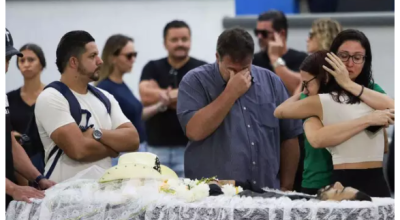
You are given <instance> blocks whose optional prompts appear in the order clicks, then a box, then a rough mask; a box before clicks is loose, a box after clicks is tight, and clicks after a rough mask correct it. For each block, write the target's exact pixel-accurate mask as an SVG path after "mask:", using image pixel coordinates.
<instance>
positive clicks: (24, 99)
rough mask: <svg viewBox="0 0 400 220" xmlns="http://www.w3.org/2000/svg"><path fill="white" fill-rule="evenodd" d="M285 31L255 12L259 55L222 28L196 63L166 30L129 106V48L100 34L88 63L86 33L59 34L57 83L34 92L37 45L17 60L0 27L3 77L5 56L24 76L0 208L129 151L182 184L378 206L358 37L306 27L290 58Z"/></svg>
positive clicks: (369, 104)
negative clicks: (161, 48)
mask: <svg viewBox="0 0 400 220" xmlns="http://www.w3.org/2000/svg"><path fill="white" fill-rule="evenodd" d="M288 29H289V28H288V22H287V19H286V16H285V15H284V13H282V12H280V11H275V10H270V11H267V12H265V13H263V14H261V15H260V16H259V17H258V21H257V24H256V28H255V30H254V34H255V35H256V37H257V39H258V43H259V45H260V49H261V50H260V51H259V52H257V53H255V54H254V50H255V46H254V41H253V38H252V36H251V35H250V34H249V33H248V32H247V31H246V30H244V29H241V28H232V29H228V30H225V31H223V32H222V33H221V35H220V36H219V38H218V40H217V45H216V55H215V56H216V57H215V59H216V61H215V62H214V63H210V64H207V63H206V62H204V61H202V60H199V59H196V58H194V57H192V56H190V55H189V51H190V46H191V30H190V27H189V26H188V25H187V24H186V23H185V22H184V21H179V20H174V21H171V22H169V23H168V24H167V25H166V26H165V28H164V31H163V37H164V45H165V48H166V50H167V51H168V56H167V57H165V58H161V59H158V60H151V61H149V62H148V63H147V64H146V65H145V67H144V68H143V70H142V75H141V78H140V84H139V93H140V99H138V97H135V95H134V94H133V93H132V91H131V90H130V89H129V87H128V86H127V85H126V83H125V82H124V78H123V76H124V74H127V73H130V72H131V71H132V67H133V65H134V63H135V59H136V57H137V56H138V53H137V51H136V50H135V43H134V39H133V38H132V37H130V36H125V35H121V34H116V35H113V36H111V37H109V38H108V40H107V41H106V44H105V46H104V47H103V51H102V52H100V51H99V50H98V47H97V45H96V42H95V39H94V37H92V36H91V35H90V33H88V32H86V31H71V32H68V33H66V34H65V35H64V36H63V37H62V38H61V40H60V42H59V44H58V46H57V51H56V58H57V60H56V65H57V68H58V70H59V72H60V73H61V77H60V81H56V82H53V83H50V84H49V85H45V84H44V83H42V82H41V80H40V75H41V72H42V71H43V69H44V68H45V67H46V60H45V55H44V53H43V51H42V49H41V48H40V46H39V45H36V44H31V43H30V44H26V45H24V46H22V47H21V48H20V50H19V51H18V50H16V49H15V48H14V47H13V41H12V37H11V34H10V32H9V31H8V30H6V64H7V65H6V70H7V68H8V65H9V61H10V59H11V57H12V56H13V55H17V67H18V68H19V70H20V71H21V73H22V75H23V77H24V84H23V85H22V86H21V87H20V88H19V89H17V90H14V91H11V92H9V93H8V94H7V99H6V100H8V101H6V104H7V105H6V119H7V127H6V128H7V129H6V137H7V143H6V146H7V147H6V152H7V154H6V158H7V164H6V170H7V172H6V178H7V179H6V194H7V196H6V197H7V202H6V204H7V205H8V203H9V202H10V201H11V200H12V199H14V200H23V201H27V202H29V198H42V197H43V196H44V193H43V192H42V191H41V190H45V189H47V188H49V187H51V186H52V185H54V184H56V183H59V182H62V181H65V180H67V179H69V178H71V177H73V176H74V175H75V174H77V173H78V172H80V171H82V170H85V169H87V168H89V167H91V166H93V165H97V166H99V167H101V168H104V169H108V168H110V167H112V166H115V165H117V163H118V158H119V156H120V155H121V154H123V153H125V152H134V151H140V152H151V153H154V154H156V155H157V156H158V157H159V159H160V162H161V163H162V164H164V165H166V166H168V167H170V168H171V169H173V170H174V171H175V172H176V173H177V174H178V175H179V176H180V177H186V178H191V179H195V178H197V179H201V178H203V177H214V176H216V177H217V178H218V179H221V180H235V181H240V182H250V183H251V184H254V185H258V186H261V187H269V188H273V189H279V190H282V191H291V190H296V191H301V192H304V193H307V194H310V195H315V194H317V193H318V190H319V189H322V188H325V187H326V186H330V187H331V188H332V187H335V186H341V189H340V190H343V186H342V185H344V186H350V187H354V188H356V189H358V190H361V191H362V192H365V193H366V194H368V195H370V196H373V197H390V196H391V192H390V190H389V188H388V184H387V182H386V180H385V177H384V174H383V156H384V154H385V153H387V152H388V141H387V140H388V138H387V133H386V130H385V128H387V127H388V126H389V125H392V124H393V123H394V100H393V99H392V98H390V97H389V96H387V95H386V94H385V92H384V90H383V89H382V88H381V87H380V86H379V85H378V84H376V83H375V82H374V80H373V75H372V69H371V63H372V52H371V45H370V43H369V40H368V38H367V36H365V34H364V33H362V32H361V31H359V30H354V29H347V30H342V29H343V28H342V27H341V25H340V24H339V23H338V22H337V21H334V20H331V19H319V20H316V21H315V22H314V23H313V24H312V27H311V29H310V32H309V36H308V38H307V52H302V51H297V50H294V49H291V48H289V47H288V46H287V43H286V39H287V37H288V35H289V30H288ZM305 38H306V37H305ZM92 82H94V85H95V86H92V85H91V83H92ZM139 100H140V101H139ZM32 128H34V129H32ZM32 131H34V132H32ZM35 135H36V136H37V137H38V138H36V139H35ZM35 140H36V142H35ZM28 143H29V144H28ZM389 152H391V151H389ZM391 166H393V165H391ZM335 182H340V183H342V185H341V184H334V183H335ZM338 190H339V189H338ZM392 190H393V188H392Z"/></svg>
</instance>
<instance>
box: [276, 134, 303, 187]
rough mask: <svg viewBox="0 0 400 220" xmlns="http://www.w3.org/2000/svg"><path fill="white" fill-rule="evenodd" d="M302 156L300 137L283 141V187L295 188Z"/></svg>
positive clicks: (281, 173) (281, 175) (281, 174)
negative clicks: (294, 184)
mask: <svg viewBox="0 0 400 220" xmlns="http://www.w3.org/2000/svg"><path fill="white" fill-rule="evenodd" d="M299 158H300V147H299V140H298V138H297V137H296V138H292V139H289V140H285V141H283V142H282V143H281V158H280V159H281V164H280V165H281V166H280V167H281V168H280V177H281V188H282V189H286V190H292V189H293V183H294V179H295V176H296V171H297V167H298V164H299Z"/></svg>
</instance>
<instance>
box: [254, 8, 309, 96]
mask: <svg viewBox="0 0 400 220" xmlns="http://www.w3.org/2000/svg"><path fill="white" fill-rule="evenodd" d="M254 34H255V35H256V37H257V38H258V43H259V45H260V49H261V51H260V52H258V53H256V54H255V55H254V59H253V64H254V65H256V66H260V67H263V68H266V69H269V70H271V71H273V72H275V73H276V74H277V75H278V76H279V77H280V78H281V79H282V81H283V83H284V84H285V86H286V88H287V89H288V91H289V93H290V94H293V92H294V91H295V90H296V89H297V88H298V87H299V85H300V82H301V80H300V74H298V72H299V68H300V64H301V63H302V62H303V60H304V59H305V58H306V57H307V54H306V53H304V52H300V51H297V50H294V49H290V48H288V47H287V44H286V40H287V36H288V24H287V19H286V16H285V14H283V12H281V11H275V10H270V11H267V12H265V13H263V14H261V15H260V16H259V17H258V21H257V28H256V29H255V30H254Z"/></svg>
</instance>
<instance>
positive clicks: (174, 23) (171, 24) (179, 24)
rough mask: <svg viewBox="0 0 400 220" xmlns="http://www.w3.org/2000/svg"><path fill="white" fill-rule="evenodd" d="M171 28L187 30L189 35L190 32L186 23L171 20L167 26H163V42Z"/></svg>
mask: <svg viewBox="0 0 400 220" xmlns="http://www.w3.org/2000/svg"><path fill="white" fill-rule="evenodd" d="M172 28H187V29H188V30H189V34H190V32H191V31H190V27H189V25H188V24H187V23H186V22H184V21H180V20H173V21H171V22H169V23H168V24H167V25H165V27H164V32H163V37H164V40H165V39H166V37H167V34H168V31H169V29H172Z"/></svg>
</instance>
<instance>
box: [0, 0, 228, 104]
mask: <svg viewBox="0 0 400 220" xmlns="http://www.w3.org/2000/svg"><path fill="white" fill-rule="evenodd" d="M6 12H7V13H6V26H7V28H8V29H9V30H10V32H11V33H12V36H13V38H14V42H15V46H16V48H17V49H19V47H21V46H22V45H23V44H25V43H28V42H33V43H36V44H38V45H40V46H41V47H42V48H43V50H44V53H45V56H46V60H47V63H48V67H47V68H46V69H45V70H44V72H43V75H42V81H43V82H44V83H49V82H51V81H54V80H58V79H59V77H60V73H59V72H58V71H57V67H56V65H55V59H56V57H55V54H56V48H57V44H58V42H59V40H60V39H61V37H62V35H63V34H65V33H66V32H68V31H71V30H76V29H83V30H86V31H88V32H89V33H91V34H92V35H93V37H94V38H95V39H96V42H97V45H98V47H99V49H100V50H102V49H103V46H104V43H105V41H106V40H107V38H108V37H109V36H111V35H112V34H116V33H122V34H126V35H129V36H132V37H133V38H134V39H135V46H136V49H137V51H138V52H139V56H138V58H137V60H136V63H135V66H134V69H133V72H132V73H131V74H127V75H126V78H125V80H126V82H127V84H128V85H129V86H130V88H131V89H132V90H133V91H134V93H135V94H136V96H137V97H139V96H138V86H137V85H138V83H139V78H140V75H141V71H142V68H143V66H144V65H145V64H146V63H147V62H148V61H149V60H151V59H157V58H160V57H164V56H166V52H165V50H164V46H163V38H162V31H163V28H164V26H165V24H166V23H167V22H169V21H171V20H173V19H181V20H184V21H186V22H187V23H188V24H189V26H190V27H191V29H192V36H193V37H192V50H191V55H192V56H194V57H196V58H199V59H202V60H205V61H207V62H213V61H214V60H215V45H216V42H217V38H218V36H219V34H220V33H221V32H222V31H223V28H222V18H223V17H224V16H234V13H235V11H234V1H233V0H191V1H179V0H177V1H170V0H168V1H82V2H76V1H73V2H70V1H60V2H54V1H32V2H29V1H24V2H18V1H17V2H12V1H11V2H10V1H8V2H7V3H6ZM15 59H16V58H13V59H12V60H11V65H10V69H9V72H8V74H7V77H6V79H7V81H6V90H7V91H10V90H12V89H16V88H18V87H20V86H21V85H22V83H23V79H22V76H21V74H20V72H19V71H18V69H17V68H16V65H15V62H16V61H15Z"/></svg>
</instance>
